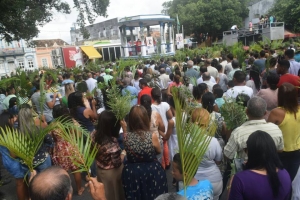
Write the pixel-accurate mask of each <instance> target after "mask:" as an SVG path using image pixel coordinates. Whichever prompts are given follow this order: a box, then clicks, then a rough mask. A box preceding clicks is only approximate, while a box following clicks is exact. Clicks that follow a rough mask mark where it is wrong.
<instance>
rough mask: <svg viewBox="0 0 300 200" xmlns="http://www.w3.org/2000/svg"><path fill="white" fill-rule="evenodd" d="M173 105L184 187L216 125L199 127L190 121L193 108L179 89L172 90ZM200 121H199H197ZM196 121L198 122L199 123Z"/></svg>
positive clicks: (191, 176) (190, 178)
mask: <svg viewBox="0 0 300 200" xmlns="http://www.w3.org/2000/svg"><path fill="white" fill-rule="evenodd" d="M172 94H173V98H174V103H175V107H176V114H175V115H176V123H175V124H176V132H177V138H178V146H179V153H180V159H181V163H182V170H183V174H184V176H183V183H184V187H185V189H186V187H187V186H188V185H189V184H190V182H191V180H192V179H193V177H194V173H195V172H196V171H197V168H198V166H199V164H200V162H201V160H202V158H203V156H204V154H205V152H206V150H207V148H208V145H209V143H210V141H211V136H213V135H214V134H215V131H216V124H215V123H212V124H211V126H209V127H208V128H207V127H202V128H201V127H200V126H198V125H197V124H195V123H192V121H191V114H192V110H193V107H190V106H189V104H188V103H186V102H185V100H184V98H183V96H182V95H183V94H182V93H181V88H176V87H174V88H173V90H172ZM199 120H201V119H199ZM199 120H198V121H199Z"/></svg>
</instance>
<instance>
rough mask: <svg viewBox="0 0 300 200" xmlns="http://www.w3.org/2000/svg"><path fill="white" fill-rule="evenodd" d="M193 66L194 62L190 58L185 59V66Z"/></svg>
mask: <svg viewBox="0 0 300 200" xmlns="http://www.w3.org/2000/svg"><path fill="white" fill-rule="evenodd" d="M193 66H194V62H193V61H192V60H189V61H187V67H188V68H192V67H193Z"/></svg>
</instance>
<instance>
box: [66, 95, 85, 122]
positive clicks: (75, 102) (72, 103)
mask: <svg viewBox="0 0 300 200" xmlns="http://www.w3.org/2000/svg"><path fill="white" fill-rule="evenodd" d="M82 98H83V95H82V92H79V91H77V92H73V93H71V94H69V97H68V107H69V109H70V113H71V116H72V117H73V118H75V119H76V118H77V117H76V110H77V108H78V107H85V106H84V104H83V100H82Z"/></svg>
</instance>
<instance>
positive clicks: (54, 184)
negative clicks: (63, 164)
mask: <svg viewBox="0 0 300 200" xmlns="http://www.w3.org/2000/svg"><path fill="white" fill-rule="evenodd" d="M72 193H73V188H72V184H71V179H70V176H69V174H68V173H67V172H66V171H65V170H64V169H62V168H60V167H58V166H52V167H49V168H47V169H45V170H44V171H42V172H41V173H39V174H37V175H36V176H34V177H33V179H32V180H31V182H30V183H29V196H30V198H31V200H47V199H52V200H71V199H72Z"/></svg>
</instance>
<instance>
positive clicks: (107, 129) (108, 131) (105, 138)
mask: <svg viewBox="0 0 300 200" xmlns="http://www.w3.org/2000/svg"><path fill="white" fill-rule="evenodd" d="M120 128H121V125H120V121H119V120H118V119H117V118H116V116H115V114H114V113H113V112H112V111H109V110H104V111H103V112H101V114H100V115H99V118H98V125H97V129H96V130H97V131H96V134H95V141H96V142H97V143H98V144H99V145H103V144H105V143H106V142H110V141H112V139H113V138H118V137H119V132H120Z"/></svg>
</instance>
